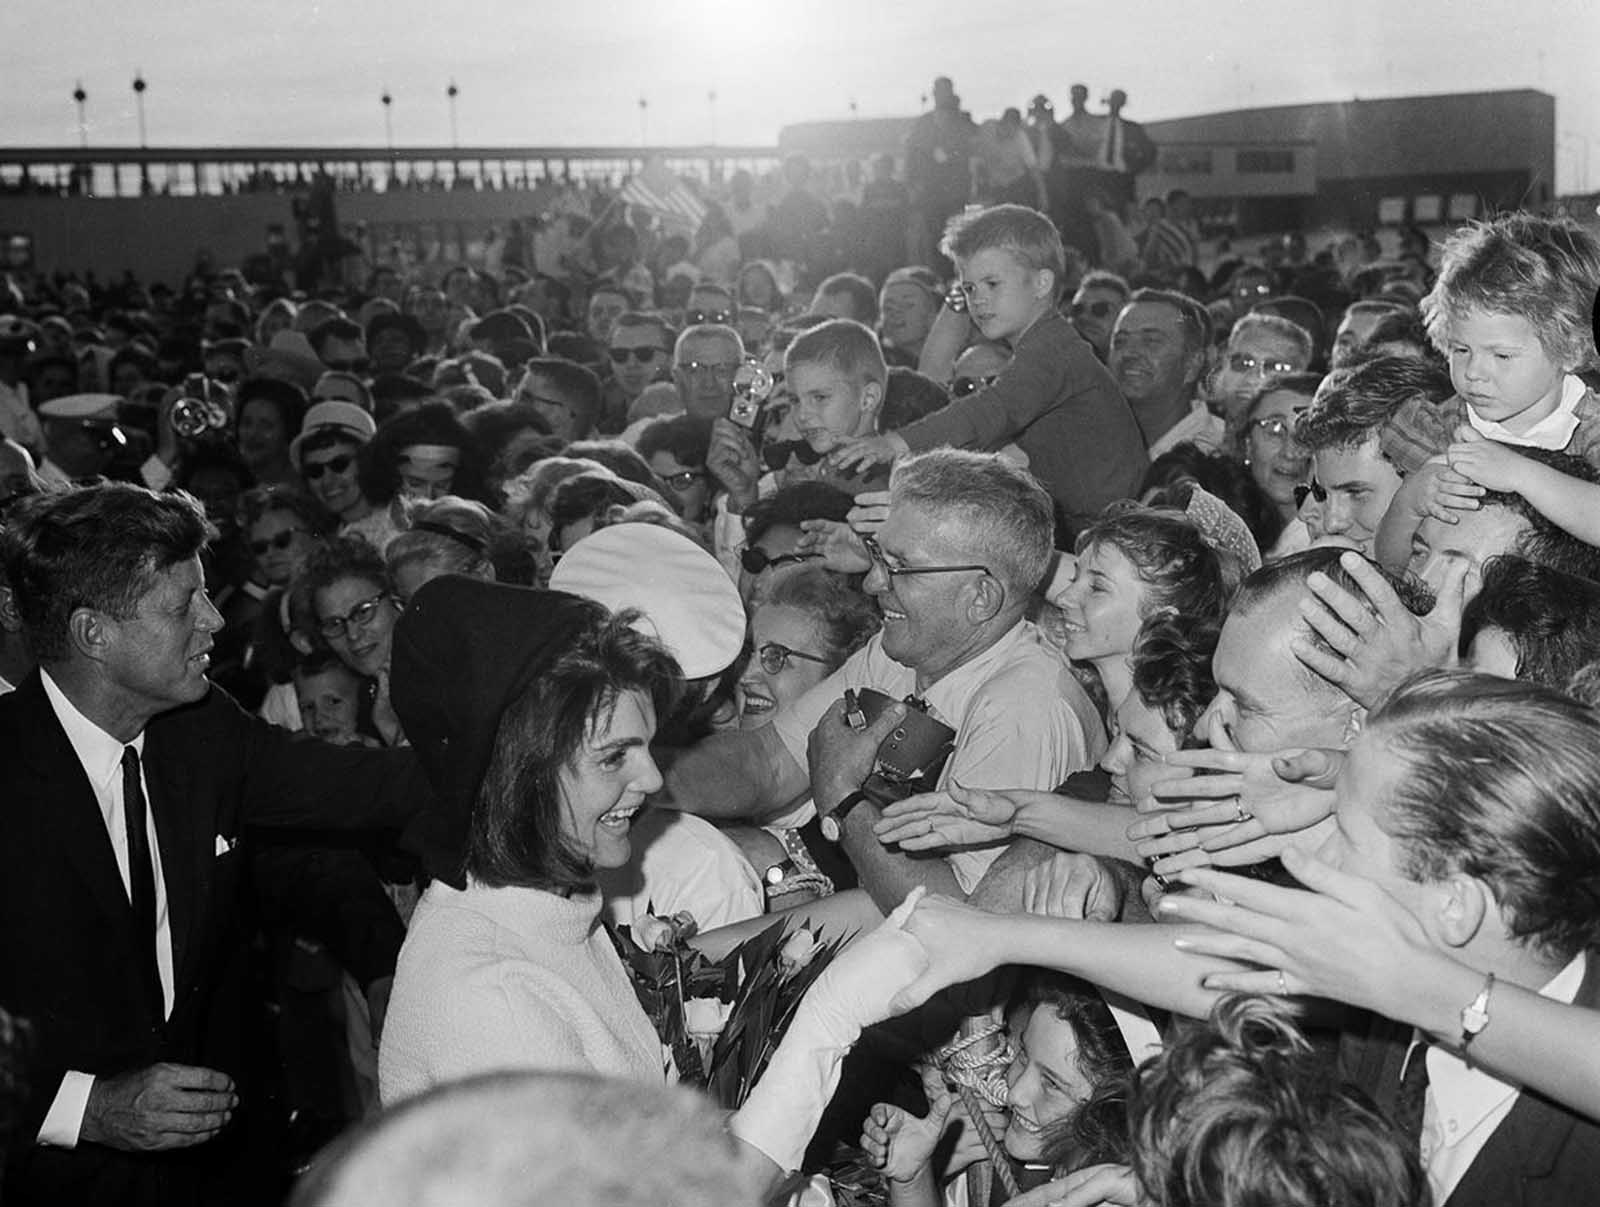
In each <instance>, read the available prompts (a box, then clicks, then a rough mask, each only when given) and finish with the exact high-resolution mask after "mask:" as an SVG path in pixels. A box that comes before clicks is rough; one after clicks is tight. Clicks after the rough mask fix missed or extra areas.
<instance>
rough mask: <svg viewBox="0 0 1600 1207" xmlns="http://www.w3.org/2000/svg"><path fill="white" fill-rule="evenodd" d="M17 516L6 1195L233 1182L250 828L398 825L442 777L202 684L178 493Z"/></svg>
mask: <svg viewBox="0 0 1600 1207" xmlns="http://www.w3.org/2000/svg"><path fill="white" fill-rule="evenodd" d="M9 520H10V528H11V530H10V531H9V532H8V533H7V534H6V541H5V544H6V560H5V571H6V578H7V579H8V581H9V585H10V587H11V589H12V591H13V594H14V598H15V604H16V609H17V612H18V613H19V614H20V616H21V619H22V622H23V625H24V629H25V632H26V635H27V638H28V642H29V645H30V647H31V649H32V651H33V653H34V655H35V656H36V657H37V659H38V662H39V667H38V669H37V670H36V671H34V672H33V673H32V674H30V675H29V676H28V678H27V679H25V680H24V682H23V683H22V685H21V687H19V688H18V690H17V691H16V692H15V693H13V694H11V695H9V696H6V697H4V698H0V750H3V751H4V752H5V754H4V758H0V816H3V819H4V821H3V825H4V830H3V832H4V840H3V841H0V1005H3V1006H4V1007H5V1008H6V1009H7V1010H9V1011H11V1012H13V1013H14V1014H17V1015H19V1016H22V1017H25V1018H27V1019H28V1020H29V1021H30V1022H31V1024H32V1026H33V1028H34V1032H35V1035H34V1043H33V1051H32V1053H31V1055H30V1059H29V1062H28V1068H27V1077H28V1081H29V1084H30V1086H31V1090H32V1097H31V1099H30V1101H29V1102H28V1104H27V1105H26V1107H25V1108H24V1115H23V1118H22V1122H21V1125H20V1127H19V1128H18V1129H17V1146H16V1147H15V1148H14V1151H13V1153H12V1163H11V1165H10V1168H9V1173H10V1177H9V1179H8V1184H7V1191H8V1198H7V1201H8V1203H33V1202H46V1201H48V1202H50V1203H51V1204H52V1207H63V1205H65V1204H68V1203H94V1204H112V1203H117V1204H120V1203H129V1204H146V1203H149V1204H155V1203H164V1204H165V1203H186V1202H187V1203H194V1202H201V1201H206V1200H207V1199H208V1198H211V1197H213V1196H218V1197H220V1193H219V1192H218V1191H216V1190H215V1188H214V1186H215V1184H214V1182H208V1178H211V1177H213V1176H214V1175H215V1174H216V1172H217V1169H218V1167H219V1166H221V1165H227V1164H235V1165H236V1164H237V1162H236V1161H233V1160H232V1159H231V1158H230V1159H228V1160H223V1159H221V1158H220V1157H219V1156H218V1155H217V1154H218V1153H219V1151H220V1150H219V1146H218V1145H216V1144H213V1143H211V1142H212V1141H213V1140H215V1139H216V1138H217V1137H219V1136H221V1135H223V1133H224V1132H225V1129H227V1128H228V1125H229V1122H230V1120H231V1118H232V1116H233V1114H234V1112H235V1111H236V1110H237V1109H238V1108H239V1105H240V1103H239V1095H238V1091H237V1088H236V1086H235V1083H234V1080H233V1078H232V1077H231V1076H230V1074H229V1072H228V1071H226V1070H227V1069H228V1068H230V1067H231V1066H230V1063H229V1062H230V1057H229V1056H228V1053H230V1052H233V1053H234V1054H235V1055H236V1054H237V1049H238V1047H239V1035H238V1031H239V1027H238V1020H237V1017H236V1016H234V1017H233V1020H232V1022H231V1023H230V1021H229V1012H228V1011H227V1010H225V1009H223V1008H221V1005H220V1003H219V994H218V986H219V982H220V981H221V979H222V969H223V967H224V966H225V964H226V963H227V962H228V961H229V960H230V959H231V958H232V957H233V956H234V955H235V954H236V953H237V947H238V944H237V942H236V941H235V932H234V927H233V913H234V908H233V907H234V894H235V881H236V877H237V869H236V860H237V859H238V858H239V857H240V854H239V852H237V851H236V850H235V847H236V845H237V844H238V841H239V839H240V837H241V835H242V834H243V832H244V830H245V828H246V827H250V826H256V825H288V826H305V827H319V826H321V827H329V826H339V827H357V826H374V827H379V826H393V827H398V826H401V825H403V824H404V823H405V822H406V821H407V820H408V819H410V818H411V817H413V816H414V815H415V814H416V813H418V812H419V811H420V810H421V809H422V808H423V807H424V806H426V804H427V803H428V802H429V800H430V799H431V798H430V796H429V793H428V789H427V787H426V784H425V781H424V779H423V777H422V775H421V773H420V771H419V770H418V768H417V766H416V764H415V761H414V759H413V758H412V756H411V755H410V753H409V752H393V751H365V750H357V749H352V748H338V749H336V748H333V747H329V746H324V745H323V744H321V743H319V742H315V741H311V740H309V739H302V738H298V737H295V736H292V735H289V734H288V733H286V732H284V731H282V730H278V729H274V728H273V727H271V726H269V725H267V724H265V723H264V722H260V721H258V720H256V719H254V718H251V717H248V716H246V715H245V714H244V713H243V712H242V711H241V710H240V709H239V708H238V707H237V706H236V705H235V704H234V703H233V701H232V700H230V699H229V698H228V697H227V696H226V695H225V694H224V693H222V692H220V691H215V690H212V689H211V686H210V684H209V682H208V681H207V678H206V670H207V667H208V664H209V658H208V651H209V650H210V648H211V646H212V641H213V635H214V634H215V633H216V631H217V630H218V628H219V627H220V626H221V623H222V621H221V617H220V616H219V615H218V613H217V610H216V608H215V607H213V606H212V603H211V601H210V599H209V598H208V597H207V595H206V591H205V580H204V574H203V571H202V568H201V562H200V553H201V550H202V549H203V547H204V545H205V542H206V539H207V535H208V531H209V529H208V525H207V523H206V519H205V514H204V511H203V510H202V509H201V507H200V505H199V504H198V503H196V502H195V500H193V499H191V498H190V497H189V496H187V495H160V496H158V495H155V494H152V493H151V492H149V491H146V490H143V489H140V488H137V487H132V486H125V485H120V484H113V485H106V486H101V487H95V488H92V489H88V490H82V491H74V492H70V493H67V494H63V495H58V496H53V497H51V498H49V499H41V500H39V501H35V502H33V503H30V504H29V505H28V506H26V507H25V508H23V509H22V510H21V513H20V514H17V513H13V514H12V515H11V516H10V517H9ZM208 1186H209V1187H211V1188H212V1189H210V1190H209V1191H208Z"/></svg>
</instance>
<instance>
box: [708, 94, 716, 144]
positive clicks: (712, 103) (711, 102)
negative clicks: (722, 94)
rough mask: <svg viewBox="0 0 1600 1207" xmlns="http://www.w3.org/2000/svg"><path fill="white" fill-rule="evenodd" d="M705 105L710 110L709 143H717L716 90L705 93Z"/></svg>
mask: <svg viewBox="0 0 1600 1207" xmlns="http://www.w3.org/2000/svg"><path fill="white" fill-rule="evenodd" d="M706 105H707V107H708V108H709V109H710V110H711V145H712V146H713V147H714V146H716V145H717V90H716V89H715V88H713V89H712V90H711V91H710V92H708V93H706Z"/></svg>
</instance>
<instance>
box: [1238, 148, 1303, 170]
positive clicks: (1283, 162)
mask: <svg viewBox="0 0 1600 1207" xmlns="http://www.w3.org/2000/svg"><path fill="white" fill-rule="evenodd" d="M1234 156H1235V159H1234V166H1235V168H1236V169H1237V170H1238V171H1239V173H1240V174H1241V175H1243V174H1249V175H1253V176H1265V175H1278V174H1286V173H1292V172H1293V171H1294V152H1293V151H1262V150H1250V151H1244V150H1240V151H1235V152H1234Z"/></svg>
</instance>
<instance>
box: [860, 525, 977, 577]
mask: <svg viewBox="0 0 1600 1207" xmlns="http://www.w3.org/2000/svg"><path fill="white" fill-rule="evenodd" d="M861 543H862V544H863V545H865V546H866V549H867V556H868V557H870V558H871V559H872V564H873V566H874V567H875V568H877V569H879V570H881V571H883V573H884V574H885V575H887V576H888V577H889V579H890V580H891V581H892V580H893V579H896V578H907V577H910V576H911V575H913V574H954V573H956V572H957V571H959V570H981V571H983V573H985V574H987V575H989V577H990V578H993V577H994V573H993V571H991V570H990V569H989V567H988V566H980V565H977V564H976V563H973V564H970V565H962V566H891V565H890V564H889V559H888V558H887V557H885V556H884V552H883V548H882V546H880V545H879V544H878V538H877V537H872V536H864V537H862V538H861Z"/></svg>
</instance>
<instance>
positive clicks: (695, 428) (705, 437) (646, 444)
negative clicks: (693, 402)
mask: <svg viewBox="0 0 1600 1207" xmlns="http://www.w3.org/2000/svg"><path fill="white" fill-rule="evenodd" d="M635 443H636V445H637V448H638V451H639V455H640V456H641V457H643V458H644V459H645V460H646V461H648V460H649V459H650V458H651V457H653V456H655V455H656V454H657V453H667V454H668V455H670V456H671V457H672V459H673V460H674V461H676V462H677V463H678V464H679V465H704V464H705V463H706V450H707V449H708V448H710V446H711V420H710V419H707V418H704V417H702V416H699V415H664V416H662V417H661V418H659V419H652V420H651V421H650V422H649V423H647V424H645V426H644V427H642V428H640V429H639V436H638V440H637V441H636V442H635Z"/></svg>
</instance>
